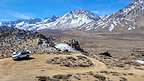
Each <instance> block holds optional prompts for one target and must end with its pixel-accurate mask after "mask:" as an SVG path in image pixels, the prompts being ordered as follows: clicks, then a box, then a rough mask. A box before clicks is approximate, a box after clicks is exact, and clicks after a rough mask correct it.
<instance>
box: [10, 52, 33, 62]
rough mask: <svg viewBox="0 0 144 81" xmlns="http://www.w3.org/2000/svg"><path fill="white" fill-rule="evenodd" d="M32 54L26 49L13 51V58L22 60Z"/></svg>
mask: <svg viewBox="0 0 144 81" xmlns="http://www.w3.org/2000/svg"><path fill="white" fill-rule="evenodd" d="M30 55H31V52H30V51H28V50H26V51H17V52H13V54H12V59H13V60H21V59H24V58H29V56H30Z"/></svg>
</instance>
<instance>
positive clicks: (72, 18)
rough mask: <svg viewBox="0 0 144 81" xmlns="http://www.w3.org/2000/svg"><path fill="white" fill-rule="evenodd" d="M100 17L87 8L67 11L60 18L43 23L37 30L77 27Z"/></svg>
mask: <svg viewBox="0 0 144 81" xmlns="http://www.w3.org/2000/svg"><path fill="white" fill-rule="evenodd" d="M99 19H100V17H99V16H96V15H95V14H93V13H91V12H90V11H87V10H83V9H80V10H74V11H71V12H69V13H66V14H65V15H64V16H62V17H60V18H58V19H57V20H56V21H54V22H51V23H47V24H41V25H39V26H40V27H39V28H38V29H37V30H42V29H62V30H67V29H77V28H78V27H79V26H81V25H83V24H87V23H89V22H92V21H97V20H99Z"/></svg>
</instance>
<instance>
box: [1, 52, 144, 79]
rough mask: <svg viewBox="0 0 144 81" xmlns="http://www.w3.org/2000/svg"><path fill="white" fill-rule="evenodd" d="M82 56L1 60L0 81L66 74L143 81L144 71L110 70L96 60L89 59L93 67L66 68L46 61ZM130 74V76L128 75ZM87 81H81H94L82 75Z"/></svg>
mask: <svg viewBox="0 0 144 81" xmlns="http://www.w3.org/2000/svg"><path fill="white" fill-rule="evenodd" d="M77 55H82V54H79V53H77V54H70V55H55V54H51V55H46V54H38V55H32V56H31V57H32V58H31V59H29V60H23V61H13V60H12V59H11V58H6V59H1V60H0V81H37V80H36V76H53V75H60V74H62V75H66V74H73V75H75V74H78V73H79V74H83V73H87V72H92V73H94V74H95V73H97V74H101V75H103V76H106V77H109V78H110V79H111V80H112V81H119V78H120V77H125V78H126V79H127V80H128V81H143V80H144V70H138V69H134V68H132V67H131V69H129V70H122V69H119V68H115V69H108V68H107V67H106V65H105V64H104V63H102V62H100V61H98V60H96V59H93V58H90V57H88V58H89V59H90V60H91V61H92V62H93V63H94V66H92V67H85V68H83V67H76V68H72V67H64V66H59V65H53V64H48V63H47V62H46V61H47V60H48V59H51V58H53V57H59V56H60V57H65V56H77ZM128 74H129V75H128ZM79 76H80V75H79ZM81 77H83V78H85V79H81V81H88V80H91V81H94V80H95V79H92V78H91V76H90V75H89V77H88V76H85V75H81ZM72 81H76V80H72Z"/></svg>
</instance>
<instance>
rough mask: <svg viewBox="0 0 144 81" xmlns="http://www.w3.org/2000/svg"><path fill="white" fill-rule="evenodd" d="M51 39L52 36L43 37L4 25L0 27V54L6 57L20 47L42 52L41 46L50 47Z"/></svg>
mask: <svg viewBox="0 0 144 81" xmlns="http://www.w3.org/2000/svg"><path fill="white" fill-rule="evenodd" d="M41 41H42V43H41ZM53 41H54V39H53V38H52V37H45V36H43V35H42V34H39V33H37V32H29V31H24V30H20V29H17V28H13V27H6V26H1V27H0V55H1V56H2V57H7V56H9V55H10V54H11V53H12V52H14V51H18V50H22V49H28V50H30V51H32V52H43V51H45V49H42V47H44V45H47V46H48V47H52V44H53V43H52V42H53ZM45 43H46V44H45ZM40 48H41V49H40Z"/></svg>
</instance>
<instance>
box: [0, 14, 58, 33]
mask: <svg viewBox="0 0 144 81" xmlns="http://www.w3.org/2000/svg"><path fill="white" fill-rule="evenodd" d="M57 18H59V17H57V16H52V18H45V19H40V18H35V19H18V20H16V21H6V22H1V25H2V26H9V27H15V28H18V29H22V30H29V31H31V30H36V29H37V28H38V27H39V25H40V24H46V23H50V22H54V21H55V20H56V19H57Z"/></svg>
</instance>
